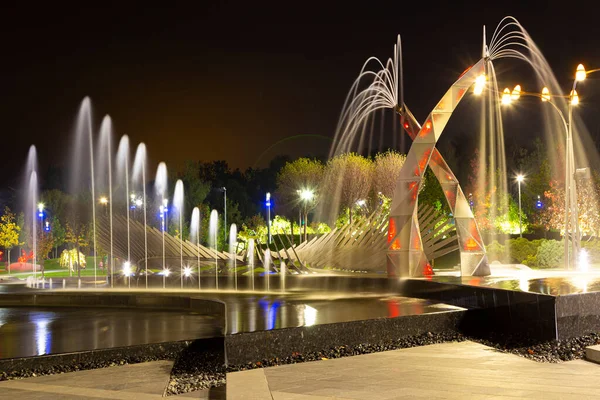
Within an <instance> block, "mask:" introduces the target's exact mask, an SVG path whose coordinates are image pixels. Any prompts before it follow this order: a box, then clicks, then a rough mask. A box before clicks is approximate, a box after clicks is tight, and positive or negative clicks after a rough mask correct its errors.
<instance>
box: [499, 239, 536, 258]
mask: <svg viewBox="0 0 600 400" xmlns="http://www.w3.org/2000/svg"><path fill="white" fill-rule="evenodd" d="M542 241H543V239H538V240H527V239H525V238H516V239H510V240H508V241H507V247H508V254H509V255H510V260H509V262H511V263H514V264H523V263H524V262H525V260H527V258H528V257H529V256H532V257H535V256H536V255H537V251H538V247H540V245H541V244H542Z"/></svg>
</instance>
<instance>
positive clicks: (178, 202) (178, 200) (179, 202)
mask: <svg viewBox="0 0 600 400" xmlns="http://www.w3.org/2000/svg"><path fill="white" fill-rule="evenodd" d="M183 203H184V193H183V182H182V180H181V179H178V180H177V182H176V183H175V194H174V195H173V206H174V209H175V211H176V213H175V216H177V217H178V218H179V257H180V260H179V261H180V268H181V270H180V272H181V289H183Z"/></svg>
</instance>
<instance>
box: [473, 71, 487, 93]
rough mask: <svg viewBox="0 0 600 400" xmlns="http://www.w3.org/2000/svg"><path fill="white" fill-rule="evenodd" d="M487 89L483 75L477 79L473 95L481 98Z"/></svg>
mask: <svg viewBox="0 0 600 400" xmlns="http://www.w3.org/2000/svg"><path fill="white" fill-rule="evenodd" d="M484 87H485V75H484V74H481V75H479V76H478V77H477V78H475V86H474V87H473V94H475V95H477V96H479V95H480V94H481V93H483V88H484Z"/></svg>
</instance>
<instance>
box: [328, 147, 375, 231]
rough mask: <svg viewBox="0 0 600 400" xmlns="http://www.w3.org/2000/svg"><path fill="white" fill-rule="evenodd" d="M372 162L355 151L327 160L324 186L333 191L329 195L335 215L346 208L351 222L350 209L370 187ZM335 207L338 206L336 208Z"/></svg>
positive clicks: (364, 197) (363, 198) (362, 197)
mask: <svg viewBox="0 0 600 400" xmlns="http://www.w3.org/2000/svg"><path fill="white" fill-rule="evenodd" d="M372 176H373V162H372V161H371V160H370V159H368V158H365V157H363V156H360V155H358V154H355V153H347V154H341V155H339V156H336V157H334V158H332V159H331V160H329V162H328V163H327V167H326V172H325V187H326V188H328V191H330V192H335V195H333V196H331V197H329V198H330V200H331V203H330V206H331V207H332V208H331V210H332V211H333V212H335V215H337V213H338V212H339V211H340V210H339V208H338V207H341V208H342V209H344V210H345V209H348V215H349V222H350V223H352V212H351V210H352V209H353V208H354V207H356V205H357V202H358V201H362V200H365V199H366V198H367V196H368V195H369V190H370V189H371V178H372ZM336 208H338V209H337V210H336Z"/></svg>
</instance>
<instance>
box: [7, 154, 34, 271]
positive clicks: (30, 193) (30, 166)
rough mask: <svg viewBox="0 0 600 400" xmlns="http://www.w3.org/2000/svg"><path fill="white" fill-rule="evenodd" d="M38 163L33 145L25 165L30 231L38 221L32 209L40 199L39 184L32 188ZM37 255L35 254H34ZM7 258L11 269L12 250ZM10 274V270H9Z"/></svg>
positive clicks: (26, 219) (27, 221)
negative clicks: (32, 205)
mask: <svg viewBox="0 0 600 400" xmlns="http://www.w3.org/2000/svg"><path fill="white" fill-rule="evenodd" d="M37 164H38V162H37V149H36V147H35V145H31V146H30V147H29V151H28V153H27V163H26V164H25V175H24V176H23V188H22V190H23V193H24V196H23V199H22V200H21V201H22V204H23V209H24V210H25V212H24V216H25V221H24V223H25V227H24V228H26V229H29V227H30V226H32V224H35V221H36V215H37V212H36V211H37V210H36V209H32V208H31V204H37V202H38V199H37V197H38V196H37V194H38V189H37V182H36V183H35V185H34V186H33V187H32V175H33V174H34V173H35V174H36V179H35V180H36V181H37V168H38V166H37ZM32 239H34V237H32ZM32 245H33V241H32ZM34 253H35V252H34ZM7 256H8V257H9V258H8V266H9V268H10V250H9V251H8V254H7ZM9 273H10V270H9Z"/></svg>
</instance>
